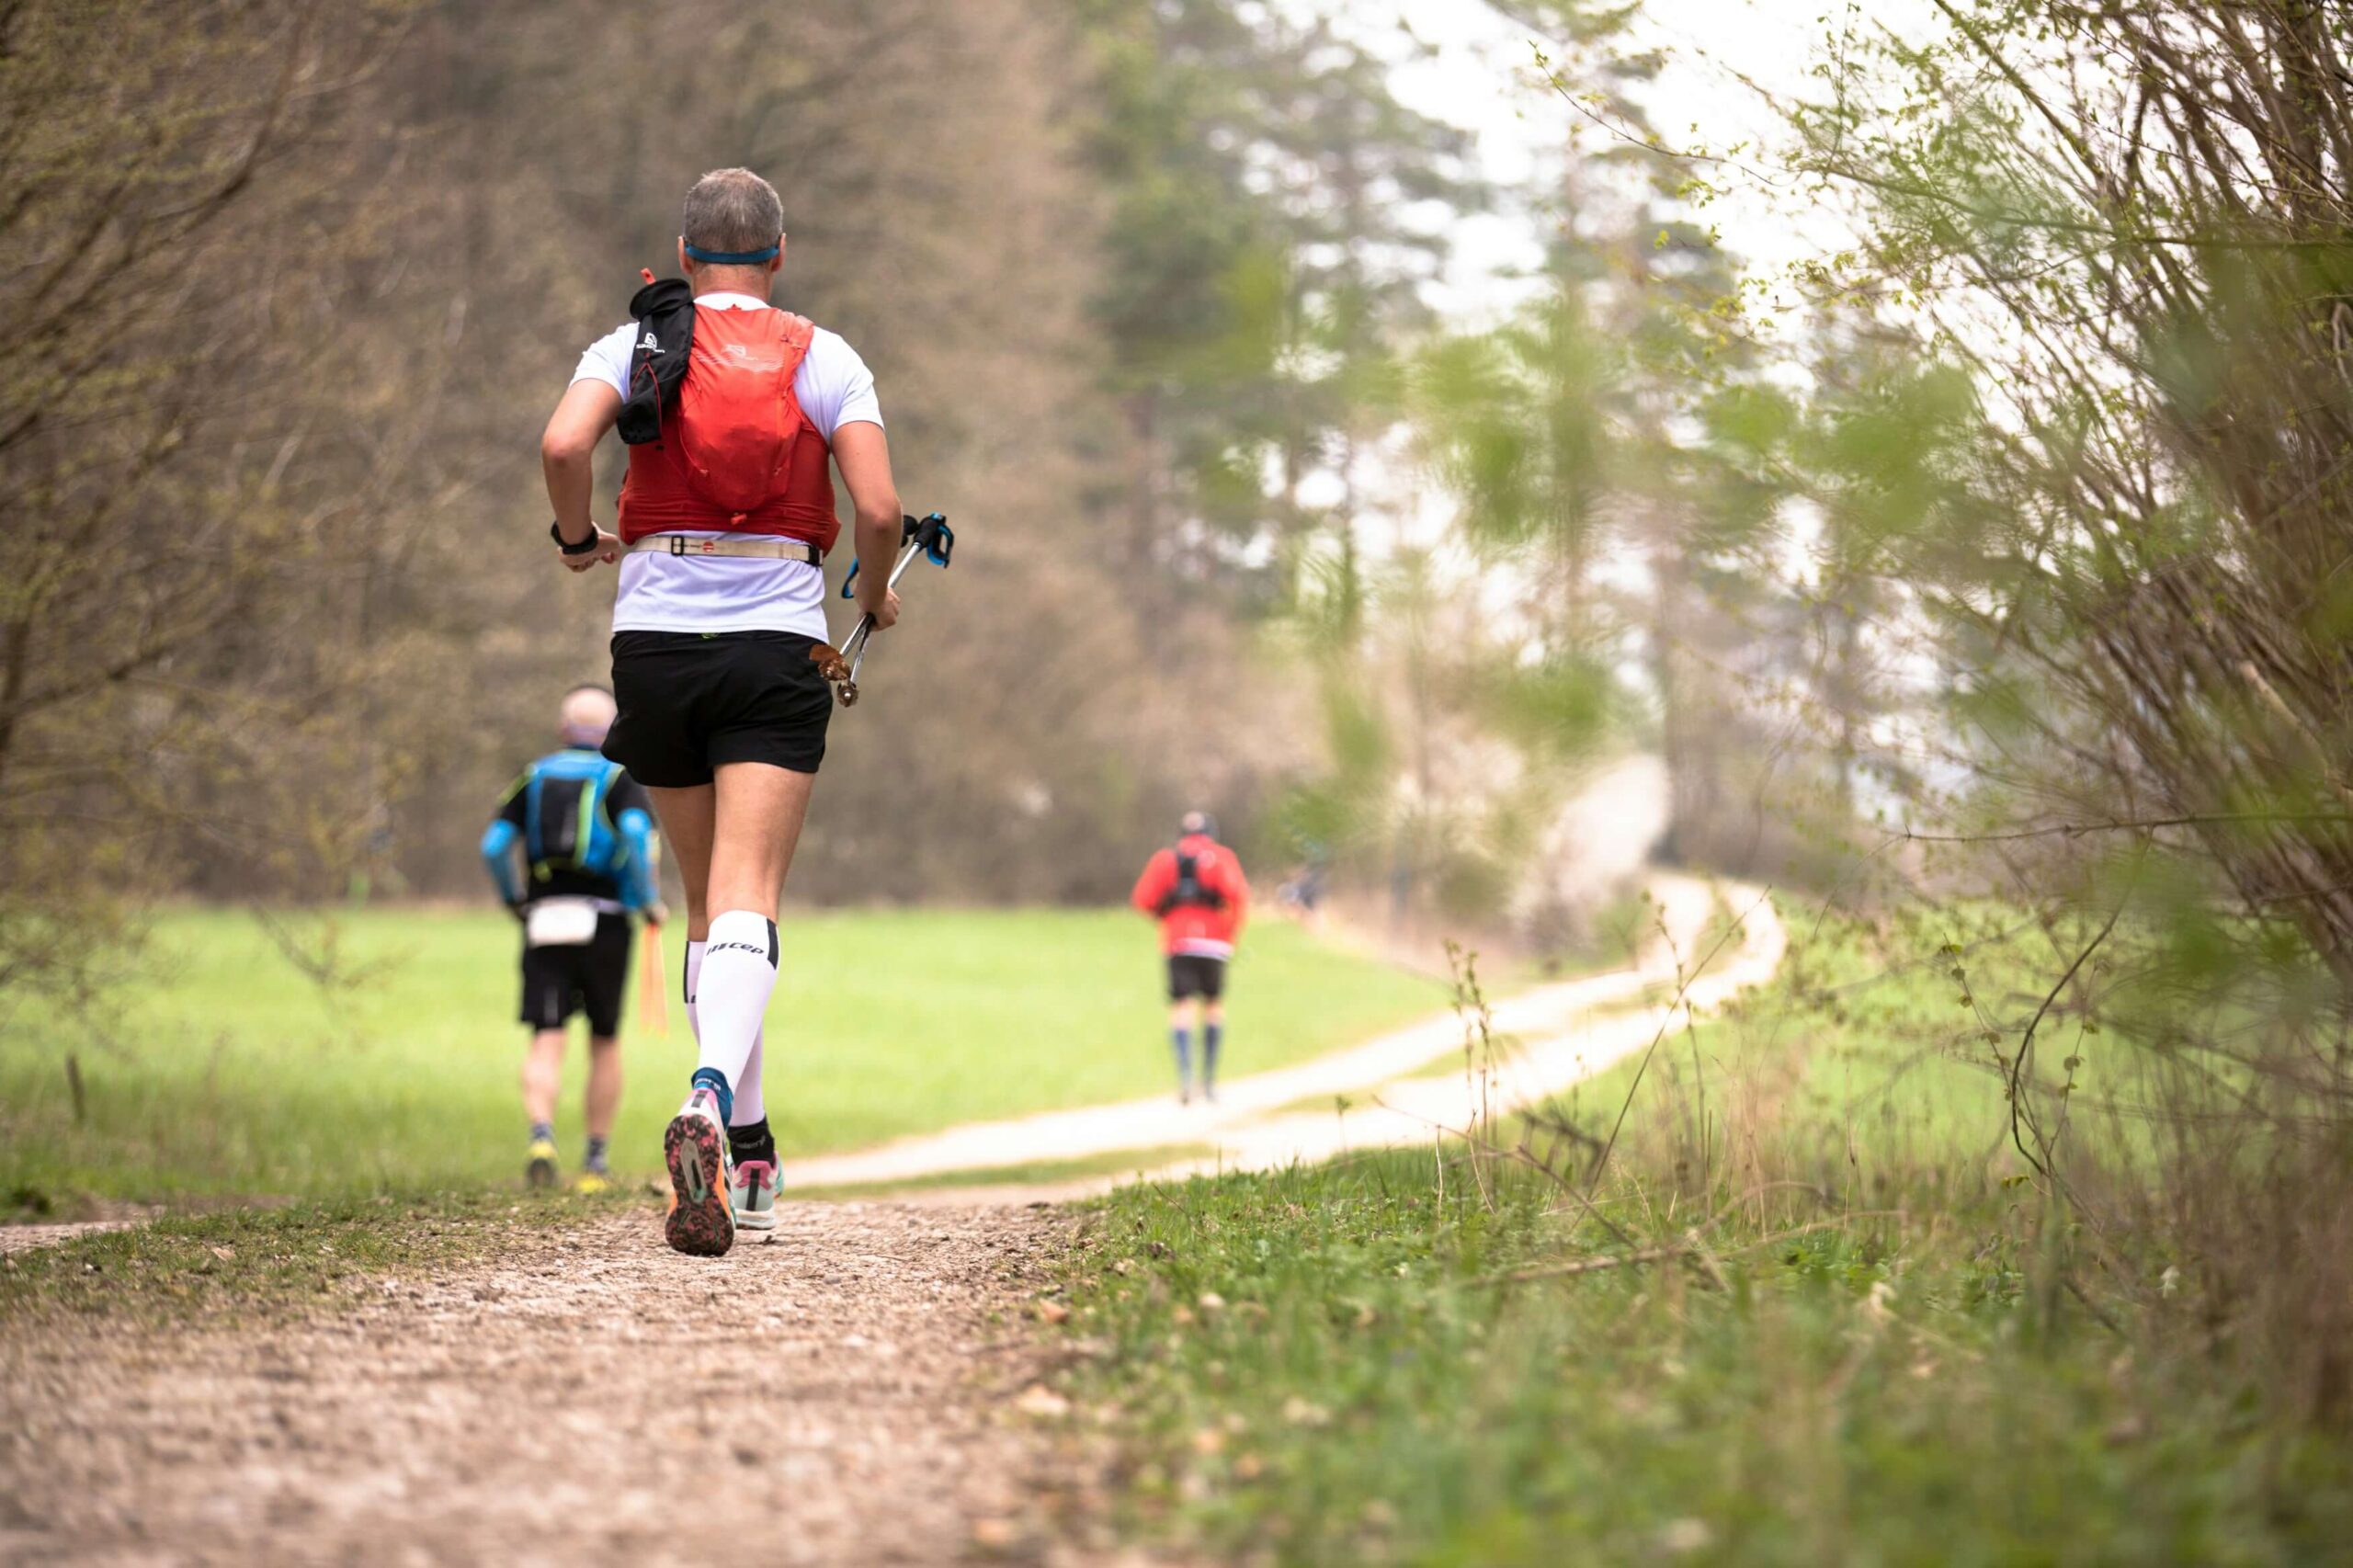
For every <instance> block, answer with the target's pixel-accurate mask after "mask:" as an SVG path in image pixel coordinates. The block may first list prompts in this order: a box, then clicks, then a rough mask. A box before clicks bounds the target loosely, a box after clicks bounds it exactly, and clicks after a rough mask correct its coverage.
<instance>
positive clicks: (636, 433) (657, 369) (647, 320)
mask: <svg viewBox="0 0 2353 1568" xmlns="http://www.w3.org/2000/svg"><path fill="white" fill-rule="evenodd" d="M629 313H630V315H631V317H632V318H633V319H634V320H635V321H636V323H637V343H636V345H635V346H634V347H631V349H630V353H629V392H628V393H627V394H626V395H625V396H623V397H622V399H621V416H620V426H619V427H620V433H621V439H622V440H624V441H626V442H628V443H629V444H630V445H631V446H632V447H642V446H643V445H644V444H645V443H646V442H648V441H656V440H660V439H661V437H662V415H664V414H665V412H667V411H668V410H670V409H673V408H676V407H677V406H678V387H679V384H680V383H681V382H683V381H685V380H686V379H687V357H688V353H689V352H690V351H691V350H692V349H693V347H694V342H695V296H694V290H691V289H689V288H688V287H687V280H686V279H685V278H660V279H658V280H656V281H654V282H652V283H648V284H647V285H645V287H643V288H642V289H640V290H638V291H637V292H636V293H634V294H632V295H631V296H630V301H629Z"/></svg>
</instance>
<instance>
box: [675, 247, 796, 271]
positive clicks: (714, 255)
mask: <svg viewBox="0 0 2353 1568" xmlns="http://www.w3.org/2000/svg"><path fill="white" fill-rule="evenodd" d="M681 243H682V244H686V247H687V256H688V259H689V260H692V261H699V262H701V263H702V264H703V265H704V266H705V267H756V266H758V265H759V264H760V263H761V262H764V261H774V260H775V259H776V253H777V252H779V251H780V250H782V249H783V248H784V247H783V246H782V245H780V244H774V245H770V246H768V248H767V249H766V250H705V249H703V248H702V246H700V245H699V244H693V243H691V242H685V241H682V242H681Z"/></svg>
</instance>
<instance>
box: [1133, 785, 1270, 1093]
mask: <svg viewBox="0 0 2353 1568" xmlns="http://www.w3.org/2000/svg"><path fill="white" fill-rule="evenodd" d="M1182 828H1183V832H1182V834H1181V835H1180V836H1179V837H1178V838H1177V840H1176V846H1175V847H1174V848H1171V849H1163V850H1161V851H1160V852H1159V853H1158V854H1155V855H1154V856H1153V858H1151V859H1149V860H1147V861H1145V862H1144V868H1143V875H1142V876H1140V877H1138V878H1137V879H1136V890H1135V892H1133V893H1132V894H1131V895H1130V896H1131V900H1132V902H1133V903H1134V904H1135V906H1136V907H1137V908H1138V909H1141V910H1142V911H1143V912H1144V913H1145V914H1146V915H1151V916H1152V917H1153V918H1154V919H1155V920H1157V921H1159V922H1160V950H1161V951H1162V952H1163V953H1164V954H1165V955H1166V956H1167V960H1168V1038H1169V1040H1170V1042H1171V1043H1172V1044H1173V1045H1174V1046H1175V1047H1176V1096H1177V1098H1179V1099H1181V1100H1183V1101H1185V1102H1186V1103H1188V1104H1190V1103H1191V1101H1192V1098H1193V1076H1192V1055H1193V1028H1194V1025H1195V1023H1196V1022H1197V1021H1198V1023H1199V1028H1200V1031H1201V1076H1200V1090H1201V1095H1202V1096H1203V1097H1204V1098H1206V1099H1209V1100H1212V1101H1213V1100H1215V1099H1216V1098H1217V1056H1218V1050H1219V1048H1220V1047H1221V1046H1222V1045H1223V1044H1224V1043H1225V966H1226V964H1227V963H1228V962H1229V961H1230V960H1232V959H1233V944H1234V942H1235V940H1236V939H1237V938H1238V937H1240V936H1241V935H1242V923H1243V920H1244V919H1245V917H1246V915H1248V913H1249V908H1250V884H1249V882H1248V881H1246V880H1245V878H1244V877H1243V875H1242V861H1241V859H1240V858H1238V857H1236V856H1235V854H1234V853H1233V850H1231V849H1228V848H1227V847H1226V846H1224V845H1222V844H1220V843H1219V842H1218V841H1217V839H1216V836H1215V835H1216V832H1217V827H1216V824H1213V823H1212V822H1211V821H1210V819H1209V817H1208V815H1207V814H1206V813H1204V812H1186V813H1185V820H1184V823H1183V824H1182Z"/></svg>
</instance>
